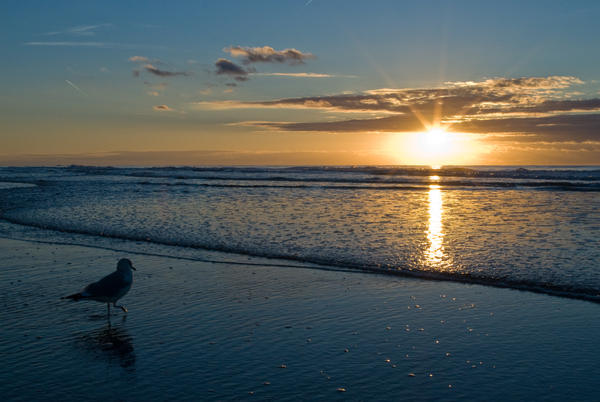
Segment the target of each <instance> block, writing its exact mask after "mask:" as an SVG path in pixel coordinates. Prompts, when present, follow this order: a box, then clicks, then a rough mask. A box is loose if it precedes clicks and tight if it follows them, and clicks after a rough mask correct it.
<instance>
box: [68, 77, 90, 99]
mask: <svg viewBox="0 0 600 402" xmlns="http://www.w3.org/2000/svg"><path fill="white" fill-rule="evenodd" d="M65 82H66V83H67V84H69V85H70V86H72V87H73V88H75V89H76V90H77V91H78V92H80V93H82V94H83V95H84V96H88V94H86V93H85V92H83V91H82V90H81V88H79V87H78V86H77V85H75V84H73V83H72V82H71V81H69V80H65Z"/></svg>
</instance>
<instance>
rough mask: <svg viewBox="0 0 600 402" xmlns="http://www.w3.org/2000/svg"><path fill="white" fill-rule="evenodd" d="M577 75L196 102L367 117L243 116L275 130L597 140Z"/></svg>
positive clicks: (599, 102) (595, 119) (599, 101)
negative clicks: (434, 131) (435, 130)
mask: <svg viewBox="0 0 600 402" xmlns="http://www.w3.org/2000/svg"><path fill="white" fill-rule="evenodd" d="M583 84H584V82H583V81H581V80H580V79H579V78H577V77H571V76H550V77H523V78H493V79H487V80H483V81H478V82H474V81H467V82H448V83H446V84H445V85H444V86H442V87H434V88H383V89H374V90H369V91H365V92H363V93H359V94H338V95H330V96H315V97H300V98H284V99H275V100H269V101H254V102H247V101H246V102H242V101H216V102H197V103H196V104H195V106H196V107H198V108H202V109H220V110H226V109H242V108H246V109H260V108H278V109H279V108H288V109H300V110H302V109H314V110H321V111H324V112H328V113H336V114H338V115H339V113H340V112H341V113H367V114H370V116H369V118H363V119H360V118H354V119H342V120H336V121H314V122H310V121H309V122H285V123H281V122H270V123H269V122H249V123H247V124H248V125H254V126H259V127H263V128H268V129H278V130H280V131H322V132H368V131H372V132H380V131H387V132H415V131H423V130H426V129H428V127H429V126H431V125H433V124H441V125H442V126H445V127H447V129H448V130H449V131H455V132H466V133H479V134H486V135H505V134H509V135H510V137H511V138H513V139H514V138H516V137H518V138H519V140H520V141H547V142H557V141H558V142H560V141H567V140H571V141H577V142H582V141H599V140H600V98H590V99H580V98H573V97H572V96H573V94H574V93H577V91H573V90H572V87H573V86H576V85H583Z"/></svg>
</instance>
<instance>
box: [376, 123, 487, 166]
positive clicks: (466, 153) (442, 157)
mask: <svg viewBox="0 0 600 402" xmlns="http://www.w3.org/2000/svg"><path fill="white" fill-rule="evenodd" d="M426 127H427V129H426V130H425V131H421V132H410V133H392V134H390V136H389V137H388V140H387V141H386V144H387V150H388V152H389V153H390V155H394V157H395V159H396V160H397V161H398V162H399V163H401V164H406V165H429V166H431V167H432V168H434V169H435V168H438V169H439V168H440V167H441V166H444V165H461V164H469V163H476V162H478V155H480V154H481V153H482V152H485V149H486V148H485V147H484V146H483V145H482V144H481V143H479V141H478V139H476V138H475V136H474V135H472V134H467V133H458V132H454V131H450V130H448V128H449V127H447V126H444V125H432V126H426Z"/></svg>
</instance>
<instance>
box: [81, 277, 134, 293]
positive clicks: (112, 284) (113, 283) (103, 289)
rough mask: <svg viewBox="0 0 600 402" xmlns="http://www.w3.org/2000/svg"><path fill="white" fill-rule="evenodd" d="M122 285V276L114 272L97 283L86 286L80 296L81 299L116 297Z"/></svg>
mask: <svg viewBox="0 0 600 402" xmlns="http://www.w3.org/2000/svg"><path fill="white" fill-rule="evenodd" d="M124 285H125V284H124V281H123V276H122V275H121V273H120V272H119V271H115V272H113V273H112V274H109V275H106V276H105V277H104V278H102V279H100V280H99V281H98V282H94V283H90V284H89V285H87V286H86V287H85V289H83V292H81V295H82V296H83V297H112V296H116V295H117V294H118V293H119V291H120V290H121V289H122V288H123V286H124Z"/></svg>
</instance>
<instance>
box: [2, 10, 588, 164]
mask: <svg viewBox="0 0 600 402" xmlns="http://www.w3.org/2000/svg"><path fill="white" fill-rule="evenodd" d="M598 20H600V3H597V2H594V1H587V2H586V1H572V2H550V1H548V2H475V1H472V2H470V1H423V2H400V1H374V2H363V1H320V0H313V1H306V0H303V1H260V2H247V1H239V2H227V3H224V2H215V1H195V2H176V3H173V4H169V3H166V2H153V1H150V2H143V3H142V2H118V1H112V2H111V1H109V2H106V1H105V2H86V1H77V2H74V1H73V2H61V1H55V2H46V1H43V2H42V1H39V2H33V1H8V2H5V3H4V4H3V12H2V15H1V16H0V22H1V24H0V31H1V32H0V33H1V35H0V43H1V44H2V49H3V51H4V54H5V57H3V62H2V63H1V64H0V71H1V73H2V74H1V75H0V76H1V77H2V78H0V79H1V80H2V88H3V90H2V94H1V95H0V102H1V106H2V109H1V110H2V112H0V116H1V117H0V119H1V121H2V125H3V130H2V132H3V133H2V134H1V135H0V145H1V146H2V149H3V150H4V151H0V154H3V155H4V156H3V158H2V160H4V161H6V162H5V163H11V162H12V163H17V162H18V161H24V162H23V163H25V161H30V160H31V158H30V156H31V155H36V156H37V157H38V160H40V161H59V160H60V157H59V156H57V155H62V156H63V157H64V156H65V155H70V156H73V155H80V156H79V158H80V159H82V158H83V159H82V160H84V161H85V156H81V155H88V156H89V155H96V154H99V153H107V152H149V151H152V152H154V153H155V154H154V155H157V156H156V158H157V159H156V163H167V162H168V160H166V159H165V158H166V156H165V157H164V158H162V159H161V157H160V152H163V151H164V152H166V151H169V152H173V151H186V152H190V151H194V152H198V154H196V156H195V157H194V158H196V159H193V160H191V161H189V162H190V163H198V164H203V163H208V164H214V163H217V162H219V161H218V160H216V161H215V160H213V159H214V158H213V159H210V157H208V156H206V158H204V159H202V158H203V156H202V152H208V151H217V150H218V151H228V152H230V153H231V155H230V156H229V157H228V159H226V160H225V159H224V161H225V162H227V163H236V160H237V161H238V162H239V163H255V162H253V161H254V159H256V158H257V156H256V155H259V156H258V158H259V159H260V160H266V162H267V163H268V162H269V157H272V156H273V155H275V154H277V155H278V156H277V157H276V158H274V159H272V160H273V161H275V160H277V161H280V160H284V161H285V155H288V156H289V157H290V159H289V160H290V163H291V164H294V163H311V162H314V161H319V163H328V162H330V163H346V164H354V163H357V164H360V163H378V162H380V163H384V164H388V163H408V162H411V163H415V162H418V161H414V160H408V159H407V158H406V155H407V154H410V150H407V149H403V150H400V151H398V152H396V153H395V154H394V153H390V152H387V148H389V146H390V145H389V144H390V143H394V144H399V145H398V146H399V147H401V148H402V147H406V146H408V145H406V144H405V143H403V142H402V138H404V137H403V134H402V133H404V132H408V131H407V130H408V128H407V127H408V126H410V127H411V130H412V131H414V130H413V128H414V127H413V125H412V124H409V125H406V126H403V125H402V124H400V123H399V121H397V120H393V124H394V126H391V125H390V124H388V125H385V127H384V125H382V124H381V122H379V121H376V122H375V123H376V124H375V125H373V127H371V126H370V123H369V121H374V120H377V119H380V118H386V117H389V116H390V114H395V116H400V115H403V114H405V112H404V111H403V110H401V109H392V108H390V107H389V105H388V106H385V107H371V108H370V109H369V110H361V109H359V108H356V107H354V106H352V107H350V106H349V105H348V104H347V103H345V104H344V105H340V104H338V103H336V102H338V101H339V100H340V98H339V97H342V99H345V98H343V97H348V96H350V95H356V96H360V97H359V98H356V99H357V102H362V103H364V104H369V102H371V104H373V105H374V104H375V103H376V102H377V99H379V100H381V99H380V98H377V99H372V98H368V99H367V98H365V97H364V96H363V95H364V94H365V93H368V91H373V90H376V89H381V88H388V89H391V90H394V91H398V90H406V89H408V88H412V89H415V88H416V89H422V90H429V91H430V90H432V89H434V88H442V87H444V88H445V87H448V85H449V84H448V83H458V82H462V83H465V82H471V83H479V84H477V85H475V84H473V85H474V86H473V85H472V86H471V87H469V88H470V89H469V91H470V92H469V96H471V95H473V94H474V93H475V92H476V93H477V94H478V96H479V97H480V98H481V96H482V95H481V94H482V93H483V92H485V96H486V98H485V99H483V100H481V99H480V98H478V99H480V100H479V104H478V107H481V105H483V104H484V103H485V105H484V106H485V107H488V106H489V105H488V104H492V103H495V104H498V105H500V103H498V102H500V101H499V99H500V98H499V96H498V95H499V92H498V90H497V88H499V87H498V85H500V84H498V83H502V85H503V86H504V87H506V86H507V85H509V86H511V88H513V89H511V92H510V94H511V100H510V102H511V105H512V106H511V107H512V109H510V110H508V109H507V107H508V106H507V105H506V104H502V107H503V108H504V109H503V110H502V111H501V112H502V113H503V115H502V116H501V118H502V119H506V118H509V117H510V118H515V117H517V118H531V117H532V116H533V115H532V114H531V113H533V111H534V109H528V110H522V108H521V109H519V113H521V115H516V114H515V113H517V110H516V109H515V107H514V106H515V105H517V104H519V105H523V104H524V102H527V105H528V106H529V107H535V108H536V109H535V113H537V115H536V116H537V117H540V115H539V114H540V113H544V116H542V117H544V118H545V119H546V120H544V121H541V120H540V121H539V122H538V123H536V124H533V123H532V122H530V123H531V124H530V123H528V124H525V123H527V121H525V120H519V121H517V122H514V124H513V123H512V122H511V124H510V127H514V126H518V127H519V130H521V131H514V130H516V129H513V128H511V129H510V130H509V131H506V130H507V128H506V127H507V126H508V124H507V120H504V121H502V122H499V123H498V124H495V125H494V124H492V123H489V124H488V123H487V122H486V124H485V127H486V128H485V130H486V131H485V132H480V131H477V130H482V129H483V128H482V127H483V124H480V125H476V126H473V125H472V124H471V125H468V124H467V120H469V121H470V120H471V119H472V118H473V115H470V117H469V118H468V119H467V118H466V117H465V118H464V119H463V115H465V116H466V112H465V111H464V110H462V109H461V111H460V113H462V114H463V115H458V114H454V115H450V114H444V113H442V115H441V117H440V119H439V121H434V120H435V119H434V117H433V116H430V117H428V118H426V119H425V120H427V121H426V123H427V124H424V127H423V128H422V130H421V131H427V127H425V126H427V125H432V124H437V123H440V124H442V125H444V124H447V123H448V122H451V123H452V124H455V129H453V128H450V125H448V126H447V127H448V132H449V133H450V132H453V131H457V129H458V128H459V127H460V129H461V130H462V131H466V132H468V133H470V134H484V135H480V136H479V137H475V141H476V142H477V144H478V146H474V145H473V144H470V145H464V149H463V152H462V153H463V155H462V157H461V158H458V159H455V160H452V159H451V158H450V159H448V161H449V162H450V163H453V162H465V163H467V162H471V163H577V162H579V161H582V163H594V161H595V162H596V163H597V162H598V160H600V159H599V156H600V145H599V142H600V136H598V131H599V130H598V126H597V125H596V124H597V123H596V122H597V121H598V120H596V119H595V116H592V117H590V116H589V115H590V114H592V115H594V114H595V113H596V112H597V109H598V108H597V107H596V106H595V105H596V104H595V103H594V102H593V100H594V99H597V98H598V97H600V94H599V89H600V84H599V81H600V73H599V71H600V70H598V67H597V66H598V65H600V51H599V50H600V49H599V47H600V46H599V45H598V43H597V38H599V37H600V24H598V23H597V21H598ZM231 46H240V47H241V48H242V49H250V50H249V51H251V52H252V51H253V50H252V49H256V48H262V47H264V46H268V47H270V48H272V49H273V51H274V52H282V51H284V50H286V49H296V50H298V51H299V52H300V53H301V54H305V55H311V56H314V57H307V58H306V59H302V61H301V62H299V63H296V62H294V61H293V60H292V59H287V58H285V57H284V56H282V57H283V58H282V59H280V61H273V60H272V59H269V60H267V61H261V62H253V61H249V59H248V57H246V58H244V56H240V55H238V56H234V54H233V53H231V52H227V51H225V50H224V49H226V48H228V47H231ZM277 54H279V53H277ZM135 56H138V58H139V60H141V61H131V59H132V57H135ZM219 59H226V60H227V61H228V62H231V63H233V64H234V65H235V66H238V67H240V68H241V69H242V71H244V74H245V75H244V76H243V77H241V76H239V75H238V76H236V75H232V74H229V73H222V74H217V73H218V72H219V70H218V66H216V65H215V63H216V62H217V61H218V60H219ZM148 65H149V66H151V67H152V68H153V69H154V71H155V73H153V72H152V71H150V69H149V68H148V67H147V66H148ZM134 71H137V73H134ZM156 72H158V73H161V72H166V73H164V74H163V75H157V74H156ZM167 73H168V74H167ZM171 73H182V74H179V75H172V74H171ZM273 73H277V74H288V75H269V74H273ZM309 73H311V74H313V75H312V76H310V74H309ZM289 74H296V76H290V75H289ZM301 74H304V76H298V75H301ZM315 74H318V75H319V76H315ZM135 75H137V76H135ZM324 75H325V76H326V77H323V76H324ZM523 77H527V78H532V77H533V78H536V77H537V78H539V79H540V80H541V79H543V78H548V77H571V78H572V79H570V80H567V81H565V80H560V79H555V80H551V81H529V83H528V84H527V85H525V86H523V85H521V83H520V82H515V81H510V82H509V81H498V80H506V79H520V78H523ZM489 80H496V81H489ZM484 82H486V84H485V85H484V84H482V83H484ZM507 82H509V83H508V84H507ZM451 86H452V85H451ZM456 88H458V86H457V85H456V84H454V86H453V87H452V88H451V94H450V96H451V97H452V99H457V98H458V97H461V98H464V97H465V96H466V95H465V93H464V90H463V89H460V91H458V90H457V89H456ZM461 88H463V87H461ZM490 88H496V89H494V90H493V91H492V90H490ZM394 91H389V92H388V95H389V94H392V93H395V94H396V95H394V96H395V97H396V98H395V102H409V103H410V102H413V101H414V102H417V103H418V104H421V103H422V102H423V99H424V98H418V99H417V98H414V97H413V98H410V99H409V98H407V97H406V96H408V95H406V93H405V92H402V94H403V95H402V96H399V95H397V94H398V93H397V92H394ZM482 91H483V92H482ZM519 91H521V92H519ZM459 92H460V93H459ZM427 94H428V95H427V97H428V98H427V99H431V97H432V96H433V95H432V94H433V92H427ZM503 94H504V92H503ZM413 95H414V94H413ZM413 95H411V96H413ZM386 96H387V95H386ZM436 96H437V95H436ZM490 96H491V97H492V98H493V99H491V98H490ZM322 97H334V98H327V99H329V100H327V102H321V101H320V99H321V98H322ZM305 98H310V99H311V101H310V102H311V103H310V105H309V106H310V107H307V103H306V99H305ZM400 98H401V99H400ZM298 99H304V100H302V101H298ZM386 99H388V100H389V99H390V98H389V97H388V98H386ZM415 99H416V100H415ZM440 99H441V98H440ZM447 99H448V100H449V98H447V96H446V95H444V98H443V101H444V102H446V101H447ZM559 99H560V100H563V101H564V100H576V101H581V102H580V103H577V104H575V103H572V104H571V106H569V107H565V106H564V104H561V106H560V107H559V108H558V109H557V108H556V102H557V101H558V100H559ZM273 100H287V101H285V102H281V103H278V104H276V105H267V107H265V105H264V104H260V105H259V104H258V103H259V102H269V101H273ZM223 101H227V102H229V103H224V102H223ZM549 101H550V102H554V103H549ZM583 101H585V103H583ZM590 101H592V102H591V103H590ZM503 102H504V101H503ZM544 102H545V103H544ZM326 103H327V104H326ZM542 103H543V105H544V107H542ZM381 104H382V103H381V102H380V103H379V105H381ZM293 105H295V106H293ZM319 105H321V106H322V105H325V107H318V106H319ZM332 105H334V106H332ZM581 105H585V106H584V107H585V108H584V110H583V112H582V109H581V107H580V106H581ZM463 106H464V105H463ZM550 106H552V108H550ZM465 107H466V106H465ZM470 107H472V106H469V108H470ZM411 108H412V106H411ZM542 109H543V110H542ZM427 113H428V112H427V111H426V112H425V114H426V115H427ZM478 113H479V114H478V116H480V115H482V113H481V112H478ZM577 113H580V114H579V115H577V116H575V120H573V119H571V117H569V118H567V117H564V118H562V120H560V121H558V120H556V118H554V117H555V115H556V114H566V115H568V116H573V115H574V114H577ZM581 113H583V114H585V116H584V117H585V118H583V117H582V115H581ZM490 116H491V114H489V113H488V114H487V115H486V117H485V120H489V119H490ZM413 117H414V116H413ZM478 118H479V117H478ZM551 118H554V119H553V120H552V119H551ZM461 119H462V120H461ZM348 120H361V121H365V122H364V124H363V123H361V126H360V127H361V129H360V130H357V129H352V130H351V131H346V128H347V127H348V123H344V122H346V121H348ZM421 120H422V119H421ZM458 120H461V121H460V122H459V121H458ZM567 120H568V121H567ZM584 120H585V121H584ZM255 122H268V123H269V124H255ZM324 122H328V123H330V122H333V123H335V124H333V125H328V126H323V125H322V124H321V125H315V124H314V123H324ZM338 122H339V123H343V124H337V123H338ZM282 123H285V124H288V125H284V124H282ZM297 123H307V124H308V123H310V124H312V125H304V126H297V125H296V126H290V125H289V124H297ZM448 124H449V123H448ZM557 124H561V125H564V126H565V127H574V128H573V130H574V132H577V135H575V136H574V137H573V138H575V141H574V140H573V138H571V137H569V133H568V132H566V131H564V130H563V131H561V132H560V135H559V133H558V131H556V130H554V131H553V132H552V133H548V132H541V131H540V132H538V131H536V130H535V129H533V128H531V127H534V126H544V127H549V126H550V125H554V126H556V125H557ZM396 126H397V127H398V130H395V129H394V127H396ZM492 126H494V127H503V128H502V129H501V130H500V131H498V130H494V129H492V128H491V127H492ZM511 130H513V131H511ZM412 131H411V132H412ZM382 132H383V134H382ZM507 132H508V133H510V135H511V136H514V137H515V138H514V141H512V142H511V143H510V146H507V141H506V140H502V141H500V140H499V139H498V136H496V137H495V138H494V137H493V136H490V134H494V133H502V134H503V135H506V133H507ZM517 134H519V135H522V136H523V138H519V137H518V135H517ZM532 135H534V136H535V135H537V136H538V138H537V139H538V140H539V141H537V142H536V143H539V144H538V145H536V146H535V147H533V146H532V141H531V138H530V137H531V136H532ZM391 137H394V138H393V139H391ZM398 138H400V140H399V142H398ZM390 141H391V142H390ZM534 142H535V141H534ZM550 142H551V143H553V144H554V145H552V146H549V145H548V143H550ZM573 142H575V143H577V144H578V145H573ZM525 143H526V146H524V145H523V144H525ZM460 144H466V143H460V142H456V146H457V147H460V146H462V145H460ZM559 144H560V145H559ZM527 149H529V151H527ZM577 149H579V151H581V152H577ZM561 150H562V151H561ZM299 153H304V155H305V157H306V155H308V154H310V155H312V156H311V157H309V158H308V159H307V160H306V161H305V162H303V160H302V156H301V155H300V154H299ZM317 154H318V157H317V156H315V155H317ZM567 154H568V156H565V155H567ZM169 155H172V154H169ZM236 155H237V158H238V159H236ZM265 155H271V156H269V157H266V159H265ZM299 155H300V156H299ZM41 156H44V158H45V159H44V158H42V157H41ZM96 156H97V155H96ZM96 156H94V157H90V159H89V161H90V163H93V162H94V161H98V159H94V158H96ZM169 157H171V158H172V156H169ZM28 158H29V159H28ZM253 158H254V159H253ZM315 158H316V159H315ZM67 159H68V158H66V159H65V160H67ZM78 160H79V159H78ZM123 162H124V163H125V162H126V160H123ZM186 162H188V161H187V160H186ZM225 162H224V163H225ZM425 163H427V161H425Z"/></svg>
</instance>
